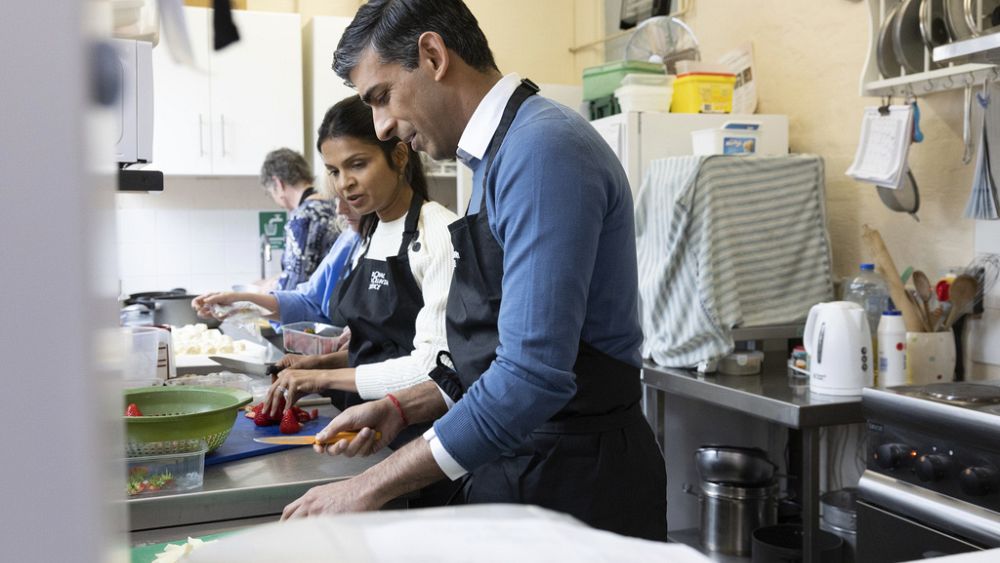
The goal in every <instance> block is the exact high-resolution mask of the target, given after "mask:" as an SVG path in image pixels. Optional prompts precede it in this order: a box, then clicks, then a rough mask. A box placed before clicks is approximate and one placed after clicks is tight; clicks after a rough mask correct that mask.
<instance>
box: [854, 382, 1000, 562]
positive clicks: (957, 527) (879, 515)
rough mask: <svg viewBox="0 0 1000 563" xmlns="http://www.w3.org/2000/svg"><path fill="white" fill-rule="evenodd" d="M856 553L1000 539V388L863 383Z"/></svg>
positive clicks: (954, 548)
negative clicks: (863, 437) (862, 462)
mask: <svg viewBox="0 0 1000 563" xmlns="http://www.w3.org/2000/svg"><path fill="white" fill-rule="evenodd" d="M862 406H863V408H864V411H865V418H866V419H867V421H868V432H867V444H866V449H867V456H866V469H865V472H864V474H863V475H862V477H861V480H860V482H859V483H858V494H859V502H858V549H857V560H858V561H879V562H882V561H885V562H894V561H911V560H915V559H922V558H930V557H938V556H942V555H951V554H958V553H965V552H970V551H976V550H980V549H992V548H996V547H1000V387H998V386H993V385H984V384H972V383H942V384H931V385H926V386H907V387H895V388H890V389H865V391H864V396H863V399H862Z"/></svg>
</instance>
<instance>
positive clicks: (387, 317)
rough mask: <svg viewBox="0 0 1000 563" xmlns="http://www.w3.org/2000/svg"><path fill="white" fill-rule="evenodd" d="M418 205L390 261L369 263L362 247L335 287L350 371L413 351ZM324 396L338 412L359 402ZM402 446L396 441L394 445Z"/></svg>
mask: <svg viewBox="0 0 1000 563" xmlns="http://www.w3.org/2000/svg"><path fill="white" fill-rule="evenodd" d="M423 203H424V200H423V199H421V197H420V196H419V195H417V194H413V201H412V202H411V203H410V209H409V211H408V212H407V214H406V223H405V224H404V227H403V238H402V241H401V242H400V244H399V251H398V252H397V253H396V255H395V256H389V257H387V258H386V259H385V260H384V261H382V260H373V259H370V258H368V248H365V250H364V253H363V254H362V255H361V258H360V259H359V260H358V265H357V266H356V267H355V268H353V269H352V270H351V273H350V274H349V275H348V277H347V279H346V280H344V281H343V282H342V283H341V287H340V288H339V294H340V295H339V296H338V303H337V315H338V316H340V317H341V318H342V319H343V321H344V322H345V324H346V325H347V326H348V327H350V329H351V343H350V345H349V347H348V356H347V365H348V366H350V367H352V368H353V367H358V366H360V365H365V364H374V363H378V362H382V361H385V360H390V359H393V358H399V357H402V356H406V355H409V354H410V353H411V352H413V337H414V335H415V334H416V322H417V313H419V312H420V309H422V308H423V306H424V295H423V292H422V291H421V290H420V286H419V285H418V284H417V280H416V279H414V278H413V271H412V270H411V269H410V258H409V255H408V254H407V251H408V250H409V248H410V246H411V245H412V246H413V247H414V250H415V251H418V252H419V245H420V243H419V242H417V238H418V232H417V220H418V219H419V218H420V208H421V206H422V205H423ZM324 395H325V396H328V397H330V399H331V401H332V402H333V404H334V406H336V407H337V408H339V409H341V410H344V409H346V408H347V407H350V406H352V405H357V404H360V403H362V402H364V401H363V399H361V396H359V395H358V394H357V393H351V392H347V391H326V392H324ZM406 434H407V436H408V437H409V438H410V439H412V438H413V437H415V436H416V435H418V434H419V432H418V430H417V429H414V430H410V431H409V432H406ZM401 436H402V435H401ZM407 441H408V440H407ZM403 443H405V442H401V441H400V439H399V438H397V440H396V442H394V445H401V444H403Z"/></svg>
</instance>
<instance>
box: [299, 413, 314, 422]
mask: <svg viewBox="0 0 1000 563" xmlns="http://www.w3.org/2000/svg"><path fill="white" fill-rule="evenodd" d="M295 418H296V419H297V420H298V421H299V422H301V423H306V422H309V421H310V420H312V419H311V418H309V413H307V412H306V411H299V412H297V413H295Z"/></svg>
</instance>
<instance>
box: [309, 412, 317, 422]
mask: <svg viewBox="0 0 1000 563" xmlns="http://www.w3.org/2000/svg"><path fill="white" fill-rule="evenodd" d="M309 414H311V415H312V419H313V420H316V419H317V418H319V409H313V410H312V412H311V413H309Z"/></svg>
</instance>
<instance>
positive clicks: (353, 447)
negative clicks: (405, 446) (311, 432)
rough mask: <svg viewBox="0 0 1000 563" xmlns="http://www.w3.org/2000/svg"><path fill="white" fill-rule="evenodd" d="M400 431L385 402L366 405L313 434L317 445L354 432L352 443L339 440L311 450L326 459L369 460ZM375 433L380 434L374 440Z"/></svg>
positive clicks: (392, 410)
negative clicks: (362, 458)
mask: <svg viewBox="0 0 1000 563" xmlns="http://www.w3.org/2000/svg"><path fill="white" fill-rule="evenodd" d="M403 428H404V425H403V418H402V417H401V416H400V415H399V411H397V410H396V407H395V405H393V404H392V403H391V402H390V401H389V399H379V400H377V401H368V402H367V403H362V404H360V405H355V406H353V407H351V408H349V409H347V410H345V411H344V412H342V413H340V414H339V415H337V417H336V418H334V419H333V420H332V421H330V424H328V425H327V426H326V428H324V429H323V430H320V431H319V433H318V434H316V439H317V440H319V441H320V442H322V441H323V440H325V439H327V437H329V436H333V435H335V434H336V433H337V432H348V431H357V432H358V435H357V437H355V438H354V439H353V440H339V441H337V442H335V443H333V444H327V445H325V446H321V445H318V444H317V445H314V446H313V449H314V450H316V452H317V453H323V452H324V451H325V452H326V453H327V454H329V455H343V456H347V457H354V456H356V455H361V456H369V455H371V454H373V453H375V452H377V451H379V450H380V449H382V448H383V447H385V446H387V445H388V444H389V443H391V442H392V441H393V440H394V439H396V436H398V435H399V433H400V432H401V431H402V430H403ZM375 431H378V432H379V433H381V436H380V437H379V439H377V440H376V439H375Z"/></svg>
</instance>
